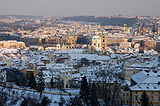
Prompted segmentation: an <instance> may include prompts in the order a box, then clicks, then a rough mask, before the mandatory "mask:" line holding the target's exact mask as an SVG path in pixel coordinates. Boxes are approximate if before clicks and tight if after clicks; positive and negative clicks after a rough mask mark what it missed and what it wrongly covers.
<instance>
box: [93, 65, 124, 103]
mask: <svg viewBox="0 0 160 106" xmlns="http://www.w3.org/2000/svg"><path fill="white" fill-rule="evenodd" d="M95 75H96V78H97V81H98V82H99V85H98V86H97V91H98V92H99V95H98V96H99V97H100V98H102V99H103V100H104V103H105V105H106V106H113V105H116V104H114V103H115V102H114V101H115V98H116V96H117V95H116V94H118V93H119V91H120V86H121V84H122V80H121V79H119V77H118V75H117V73H116V70H115V69H114V68H112V66H111V65H110V64H109V65H108V66H107V67H104V68H103V69H101V68H100V69H99V70H97V72H95ZM99 79H100V80H99Z"/></svg>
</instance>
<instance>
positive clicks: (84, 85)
mask: <svg viewBox="0 0 160 106" xmlns="http://www.w3.org/2000/svg"><path fill="white" fill-rule="evenodd" d="M80 98H81V99H82V100H83V101H84V102H85V103H86V104H87V105H88V100H89V87H88V82H87V79H86V77H85V76H84V77H83V78H82V82H81V88H80Z"/></svg>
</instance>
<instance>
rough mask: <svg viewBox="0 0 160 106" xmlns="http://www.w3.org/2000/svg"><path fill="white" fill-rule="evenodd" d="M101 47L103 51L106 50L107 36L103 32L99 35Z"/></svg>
mask: <svg viewBox="0 0 160 106" xmlns="http://www.w3.org/2000/svg"><path fill="white" fill-rule="evenodd" d="M101 47H102V50H103V51H105V50H107V38H106V36H105V35H104V34H103V35H102V36H101Z"/></svg>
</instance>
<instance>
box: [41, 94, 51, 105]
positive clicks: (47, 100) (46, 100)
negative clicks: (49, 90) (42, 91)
mask: <svg viewBox="0 0 160 106" xmlns="http://www.w3.org/2000/svg"><path fill="white" fill-rule="evenodd" d="M50 103H52V101H51V100H50V99H48V97H46V96H45V97H43V99H42V102H41V106H48V105H49V104H50Z"/></svg>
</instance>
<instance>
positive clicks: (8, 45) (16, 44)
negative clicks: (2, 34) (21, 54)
mask: <svg viewBox="0 0 160 106" xmlns="http://www.w3.org/2000/svg"><path fill="white" fill-rule="evenodd" d="M0 45H1V46H2V47H6V48H20V47H26V45H25V43H24V42H17V41H16V40H14V41H1V42H0Z"/></svg>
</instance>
